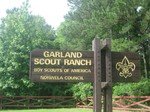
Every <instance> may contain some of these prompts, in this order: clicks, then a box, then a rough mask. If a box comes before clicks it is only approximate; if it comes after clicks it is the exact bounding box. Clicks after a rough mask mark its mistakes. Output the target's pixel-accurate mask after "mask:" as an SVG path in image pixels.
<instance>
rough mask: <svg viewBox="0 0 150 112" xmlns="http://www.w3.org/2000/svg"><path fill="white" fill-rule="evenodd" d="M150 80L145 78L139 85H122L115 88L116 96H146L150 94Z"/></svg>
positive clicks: (114, 93)
mask: <svg viewBox="0 0 150 112" xmlns="http://www.w3.org/2000/svg"><path fill="white" fill-rule="evenodd" d="M149 90H150V79H145V78H143V79H142V80H141V81H140V82H138V83H120V84H117V85H115V86H114V87H113V95H114V96H123V95H129V96H145V95H149V94H150V91H149Z"/></svg>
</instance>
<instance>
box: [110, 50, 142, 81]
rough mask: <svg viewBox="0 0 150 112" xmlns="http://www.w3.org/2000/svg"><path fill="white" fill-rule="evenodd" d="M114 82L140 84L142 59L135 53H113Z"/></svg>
mask: <svg viewBox="0 0 150 112" xmlns="http://www.w3.org/2000/svg"><path fill="white" fill-rule="evenodd" d="M112 80H113V82H138V81H139V80H140V57H139V54H138V53H133V52H124V53H121V52H112Z"/></svg>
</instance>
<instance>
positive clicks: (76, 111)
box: [0, 108, 93, 112]
mask: <svg viewBox="0 0 150 112" xmlns="http://www.w3.org/2000/svg"><path fill="white" fill-rule="evenodd" d="M0 112H93V111H92V109H78V108H76V109H28V110H0Z"/></svg>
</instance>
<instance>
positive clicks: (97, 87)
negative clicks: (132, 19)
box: [92, 38, 101, 112]
mask: <svg viewBox="0 0 150 112" xmlns="http://www.w3.org/2000/svg"><path fill="white" fill-rule="evenodd" d="M92 49H93V51H94V63H95V66H94V86H93V100H94V104H93V110H94V112H101V49H100V39H99V38H95V39H94V40H93V43H92Z"/></svg>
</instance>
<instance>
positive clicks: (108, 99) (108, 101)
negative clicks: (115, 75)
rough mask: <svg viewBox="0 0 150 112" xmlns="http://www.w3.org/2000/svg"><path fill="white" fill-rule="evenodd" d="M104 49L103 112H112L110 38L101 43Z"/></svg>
mask: <svg viewBox="0 0 150 112" xmlns="http://www.w3.org/2000/svg"><path fill="white" fill-rule="evenodd" d="M102 45H103V47H104V50H105V52H104V53H105V64H106V65H105V68H106V69H105V76H106V77H105V78H106V83H107V86H106V87H105V88H104V112H112V60H111V40H110V39H109V38H107V39H105V40H104V42H103V43H102Z"/></svg>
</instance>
